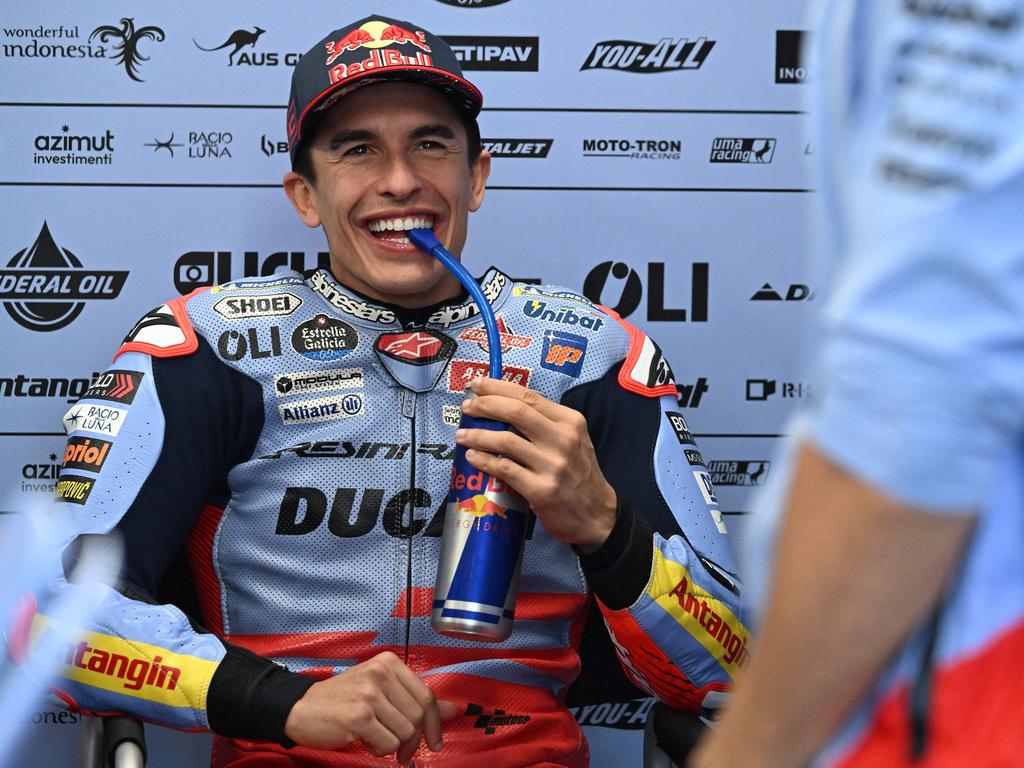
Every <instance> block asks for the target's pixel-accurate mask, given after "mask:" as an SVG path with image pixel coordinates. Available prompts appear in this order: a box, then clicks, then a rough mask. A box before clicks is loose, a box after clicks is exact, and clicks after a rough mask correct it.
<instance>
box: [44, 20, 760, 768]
mask: <svg viewBox="0 0 1024 768" xmlns="http://www.w3.org/2000/svg"><path fill="white" fill-rule="evenodd" d="M480 106H481V97H480V94H479V92H478V91H477V90H476V88H475V87H474V86H472V85H471V84H469V83H468V82H466V81H465V80H464V79H462V77H461V72H460V70H459V68H458V64H457V62H456V60H455V57H454V56H453V55H452V52H451V50H450V49H449V48H448V47H447V45H446V44H445V43H444V42H443V41H441V40H440V39H439V38H437V37H435V36H433V35H432V34H430V33H429V32H426V31H424V30H420V29H418V28H417V27H415V26H414V25H412V24H410V23H407V22H396V21H394V20H391V19H385V18H382V17H376V16H374V17H370V18H367V19H363V20H361V21H359V22H356V23H355V24H352V25H350V26H349V27H347V28H345V29H341V30H337V31H335V32H333V33H331V34H330V35H329V36H328V37H327V38H325V39H324V40H323V41H321V42H320V43H318V44H317V45H316V46H314V47H313V49H312V50H311V51H310V52H309V53H307V54H306V55H305V56H304V57H303V58H302V60H301V61H300V63H299V65H298V67H296V70H295V73H294V77H293V83H292V97H291V101H290V104H289V110H288V127H289V139H290V143H291V146H292V153H293V154H292V159H293V167H295V168H296V169H297V171H293V172H291V173H289V174H287V175H286V177H285V180H284V186H285V190H286V192H287V193H288V196H289V198H290V199H291V201H292V203H293V205H294V207H295V209H296V210H297V212H298V214H299V216H300V218H301V219H302V220H303V222H304V223H306V224H307V225H309V226H311V227H317V226H322V227H323V229H324V231H325V233H326V236H327V241H328V244H329V248H330V253H331V270H330V271H327V270H320V271H317V272H313V273H311V274H309V275H307V276H301V275H298V274H291V275H283V276H282V275H280V274H279V275H276V276H272V277H267V278H259V279H252V280H242V281H237V282H233V283H228V284H226V285H222V286H218V287H215V288H213V289H201V290H199V291H196V292H195V293H193V294H191V295H189V296H186V297H183V298H180V299H176V300H174V301H171V302H169V303H167V304H164V305H163V306H161V307H159V308H157V309H156V310H154V311H153V312H151V313H149V314H148V315H147V316H146V317H144V318H143V319H142V320H140V321H139V323H138V324H137V325H136V326H135V328H134V329H133V330H132V331H131V332H130V333H129V334H128V336H127V338H126V339H125V342H124V344H123V345H122V346H121V348H120V350H119V351H118V353H117V355H116V357H115V359H114V363H113V365H112V367H111V368H110V369H109V370H108V371H107V372H106V373H104V374H103V375H102V376H101V377H100V378H99V379H97V381H96V382H94V383H93V386H92V388H91V389H90V390H89V391H88V392H87V393H86V395H85V396H84V397H83V398H82V400H81V401H79V402H78V403H76V404H75V405H74V406H72V408H71V409H70V410H69V412H68V414H67V416H66V417H65V422H66V427H67V431H68V433H69V441H68V451H67V460H66V462H65V464H64V467H63V470H62V474H61V477H60V480H59V483H58V485H59V489H58V498H59V500H60V501H61V502H62V503H60V504H58V505H57V506H58V508H59V514H61V515H63V516H65V517H66V519H67V520H66V523H67V525H68V527H69V529H70V530H74V531H76V532H77V533H78V534H83V535H104V534H107V533H109V532H111V531H113V530H116V531H118V532H119V533H120V535H121V536H122V537H123V539H124V541H125V545H126V546H125V550H126V566H125V570H124V576H123V580H122V583H121V584H119V589H118V590H117V591H114V590H110V593H109V595H108V597H107V599H106V604H105V608H104V611H103V612H102V614H101V617H100V619H99V620H98V621H97V622H96V624H95V626H93V627H90V631H89V632H88V633H86V634H85V635H83V636H82V638H81V640H80V641H79V642H78V643H77V644H76V645H75V646H74V647H72V648H69V649H68V655H67V659H66V661H67V664H66V667H65V668H64V670H63V673H62V675H63V679H61V680H60V682H59V686H60V689H61V691H62V695H63V696H64V697H65V698H66V699H67V700H68V701H69V702H72V703H73V704H75V705H76V706H78V707H80V708H81V709H83V710H87V711H100V712H104V711H126V712H131V713H133V714H135V715H137V716H139V717H142V718H144V719H146V720H150V721H154V722H158V723H163V724H167V725H171V726H174V727H177V728H184V729H209V730H211V731H213V732H214V733H215V734H217V737H216V738H215V745H214V758H213V761H214V764H215V765H232V766H240V765H257V764H258V765H294V764H302V765H324V766H363V765H383V764H386V763H387V762H389V761H390V762H392V763H393V760H394V759H395V758H389V760H383V759H381V758H382V756H385V755H392V754H396V757H397V760H398V761H399V762H402V763H406V762H408V761H409V760H411V759H413V758H414V757H415V763H416V765H417V766H429V765H437V766H453V767H454V766H475V765H479V764H480V759H481V758H480V754H481V753H482V752H483V751H485V750H486V754H487V758H486V759H487V761H488V762H489V764H491V765H492V766H494V767H495V768H501V767H502V766H521V765H538V766H539V765H546V766H556V765H557V766H585V765H586V764H587V762H588V753H587V747H586V742H585V739H584V737H583V734H582V732H581V730H580V728H579V727H578V726H577V724H576V722H575V720H574V719H573V717H572V715H571V714H570V713H569V712H568V710H567V709H566V706H565V698H564V697H565V692H566V690H567V688H568V686H569V685H570V683H572V682H573V680H574V679H575V678H576V676H577V674H578V673H579V669H580V655H579V648H580V641H581V637H582V636H583V633H584V631H585V624H586V623H587V618H588V616H590V615H591V613H590V610H589V609H590V601H589V598H590V596H591V594H593V595H594V596H595V597H596V600H597V605H598V606H599V609H600V613H601V614H602V616H603V619H604V623H605V624H606V625H607V629H608V631H609V635H610V637H611V639H612V642H613V643H614V647H615V651H616V653H617V655H618V657H619V659H620V661H621V663H622V667H623V669H624V670H625V672H626V674H627V675H628V677H629V679H630V680H632V681H633V682H634V683H635V684H636V685H638V686H639V687H641V688H642V689H644V690H646V691H648V692H649V693H652V694H655V695H657V696H658V697H660V698H662V699H663V700H665V701H666V702H668V703H670V704H671V705H673V706H677V707H681V708H686V709H690V710H700V709H701V708H707V707H710V706H714V705H716V704H717V703H718V701H719V699H720V697H721V692H722V691H724V690H726V689H727V687H728V685H729V682H730V680H731V679H732V677H733V675H734V673H735V672H736V671H737V670H738V669H739V668H741V667H742V666H743V665H744V664H745V663H746V660H747V658H748V657H749V652H748V649H747V644H748V632H747V630H746V628H745V627H744V624H743V616H742V612H741V609H740V600H739V585H738V583H737V580H736V577H735V575H734V573H735V568H734V566H733V562H732V557H731V555H730V552H729V547H728V541H727V538H726V535H725V528H724V526H723V525H722V522H721V516H720V513H719V511H718V508H717V501H716V499H715V497H714V492H713V489H712V487H711V484H710V482H709V477H708V473H707V471H706V469H705V468H704V462H703V459H702V458H701V455H700V453H698V451H697V449H696V446H695V445H693V438H692V436H691V434H690V431H689V428H688V426H687V424H686V421H685V420H684V418H683V416H682V415H681V414H680V413H679V412H677V411H676V410H675V408H676V401H675V394H676V390H675V387H674V384H673V379H672V373H671V370H670V369H669V367H668V364H667V362H666V361H665V360H664V359H663V357H662V355H661V353H660V351H659V349H658V347H657V346H656V345H655V344H654V342H653V341H651V340H650V339H649V338H647V337H646V336H645V335H644V334H643V333H641V332H640V331H638V330H637V329H635V328H633V327H632V326H630V325H629V324H628V323H626V322H624V321H622V320H621V319H620V318H618V316H617V315H615V313H614V312H611V311H609V310H606V309H603V308H600V307H597V306H594V305H593V304H591V303H590V302H589V301H588V300H587V299H586V298H584V297H583V296H581V295H579V294H577V293H574V292H572V291H567V290H563V289H558V288H555V287H547V286H545V287H540V288H535V287H532V286H526V285H522V284H517V283H514V282H513V281H512V280H511V279H510V278H508V277H507V276H505V275H504V274H503V273H501V272H499V271H498V270H496V269H493V268H492V269H491V270H489V271H488V272H487V274H486V275H485V276H484V277H483V278H482V279H481V287H482V289H483V291H484V294H485V295H486V297H487V300H488V301H489V302H490V303H491V305H492V307H493V310H494V312H495V313H496V314H497V315H498V318H499V326H500V328H501V330H502V335H501V343H502V346H503V348H505V352H506V366H505V369H504V375H503V378H504V380H494V379H489V378H482V377H484V376H485V375H486V374H487V363H486V360H487V350H488V346H487V339H486V336H485V335H484V333H483V328H482V325H481V322H480V318H479V308H478V307H477V306H476V305H475V304H474V303H473V302H472V301H471V300H469V299H468V298H467V297H466V295H465V294H464V293H462V292H460V286H459V285H458V284H457V282H456V281H455V279H454V278H453V277H452V276H451V275H450V274H449V273H448V272H447V271H446V270H445V269H444V267H443V266H442V265H440V263H438V262H437V261H435V260H434V259H433V258H432V257H429V256H426V255H424V254H422V253H420V252H419V251H417V249H416V248H415V247H413V246H412V245H411V244H410V243H409V241H408V239H407V238H406V237H405V231H406V230H408V229H411V228H414V227H429V228H431V229H433V231H434V232H435V233H436V234H437V236H438V238H439V239H440V240H441V242H442V243H444V244H445V246H446V247H447V248H448V250H450V251H451V252H452V253H453V254H456V255H458V254H460V253H461V250H462V247H463V244H464V242H465V237H466V224H467V219H468V214H469V212H470V211H475V210H476V209H477V208H478V207H479V205H480V204H481V202H482V199H483V195H484V188H485V182H486V179H487V175H488V171H489V166H490V158H489V156H488V155H487V153H485V152H480V149H479V133H478V131H477V128H476V122H475V116H476V114H477V113H478V112H479V110H480ZM471 382H472V384H473V389H474V391H475V394H476V395H477V397H476V399H474V400H472V401H464V397H465V390H466V386H467V384H469V383H471ZM460 408H461V409H463V410H465V411H466V412H467V413H469V414H471V415H473V416H478V417H491V418H496V419H500V420H504V421H507V422H509V423H511V424H512V425H513V426H514V427H515V432H509V433H506V434H504V435H498V434H494V433H489V432H486V431H483V430H465V431H462V430H460V431H459V432H456V426H457V424H458V420H459V415H460ZM456 442H458V443H461V444H464V445H466V446H468V447H469V448H471V449H472V450H471V451H470V452H469V454H468V460H469V461H470V462H471V463H472V464H473V466H475V467H477V468H479V469H482V470H485V471H487V472H490V473H492V474H493V475H495V476H496V477H498V478H500V479H502V480H505V481H506V482H508V483H509V484H510V485H512V486H513V487H514V488H516V489H517V490H518V491H519V493H520V494H521V495H522V496H523V497H524V498H525V499H526V500H527V501H528V502H529V504H530V506H531V507H532V509H533V511H534V512H535V513H536V524H535V525H534V526H533V528H532V531H531V532H530V534H529V539H528V541H527V543H526V548H525V555H524V560H523V568H522V576H521V579H520V586H519V595H518V601H517V607H516V618H515V627H514V631H513V633H512V635H511V637H510V638H509V639H508V640H507V641H505V642H504V643H500V644H489V643H484V642H472V641H467V640H455V639H451V638H447V637H443V636H441V635H438V634H437V633H435V632H434V631H433V630H432V628H431V626H430V608H431V601H432V586H433V583H434V577H435V572H436V567H437V560H438V554H439V543H440V538H439V537H440V534H441V530H442V525H443V520H444V516H443V513H444V507H445V497H446V495H447V491H448V486H449V482H450V475H451V459H452V456H453V448H454V443H456ZM499 455H500V456H499ZM182 583H191V584H193V585H194V596H195V602H196V603H197V610H196V611H194V612H193V611H189V615H190V616H191V617H192V618H190V617H189V616H186V614H185V613H184V612H183V611H182V610H180V609H179V608H178V607H175V606H173V605H170V604H166V595H167V592H166V591H165V590H166V588H167V585H168V584H177V585H179V586H180V585H181V584H182ZM178 602H179V604H181V605H184V606H186V607H187V605H188V600H187V598H184V599H181V600H179V601H178ZM595 615H596V614H595ZM37 622H39V623H42V624H45V622H46V618H45V617H44V616H41V617H37ZM594 628H595V627H594V625H593V623H592V626H591V627H590V630H591V631H592V630H594ZM598 628H599V626H598ZM442 723H444V725H443V728H442ZM442 731H443V736H442ZM421 741H425V742H426V743H425V744H421Z"/></svg>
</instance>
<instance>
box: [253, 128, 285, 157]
mask: <svg viewBox="0 0 1024 768" xmlns="http://www.w3.org/2000/svg"><path fill="white" fill-rule="evenodd" d="M260 152H262V153H263V154H264V155H266V156H267V157H273V156H274V155H287V154H288V142H287V141H283V140H278V139H268V138H267V134H265V133H264V134H262V135H261V136H260Z"/></svg>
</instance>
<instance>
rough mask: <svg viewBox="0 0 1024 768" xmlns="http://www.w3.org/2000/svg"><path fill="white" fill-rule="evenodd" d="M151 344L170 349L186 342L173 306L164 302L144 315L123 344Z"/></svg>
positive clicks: (129, 332)
mask: <svg viewBox="0 0 1024 768" xmlns="http://www.w3.org/2000/svg"><path fill="white" fill-rule="evenodd" d="M132 342H134V343H136V344H150V345H152V346H154V347H160V348H162V349H168V348H170V347H173V346H175V345H177V344H183V343H185V334H184V333H183V332H182V330H181V326H179V325H178V321H177V319H175V317H174V313H173V312H172V311H171V308H170V307H169V306H167V305H166V304H162V305H160V306H159V307H157V308H156V309H153V310H150V311H149V312H147V313H146V314H145V315H143V316H142V317H141V318H140V319H139V322H137V323H136V324H135V327H134V328H132V329H131V330H130V331H128V335H127V336H125V337H124V340H123V342H122V343H123V344H130V343H132Z"/></svg>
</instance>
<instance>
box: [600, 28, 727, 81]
mask: <svg viewBox="0 0 1024 768" xmlns="http://www.w3.org/2000/svg"><path fill="white" fill-rule="evenodd" d="M714 47H715V41H714V40H708V39H707V38H706V37H700V38H697V39H696V40H689V39H687V38H685V37H681V38H672V37H663V38H661V40H659V41H658V42H656V43H640V42H637V41H635V40H604V41H602V42H600V43H597V44H596V45H595V46H594V48H593V50H592V51H591V52H590V54H589V55H588V56H587V58H586V61H584V62H583V66H582V67H580V71H581V72H582V71H583V70H585V69H617V70H620V71H622V72H636V73H639V74H650V73H653V72H679V71H681V70H684V69H700V68H701V67H702V66H703V65H704V62H705V61H706V60H707V58H708V54H709V53H711V49H712V48H714Z"/></svg>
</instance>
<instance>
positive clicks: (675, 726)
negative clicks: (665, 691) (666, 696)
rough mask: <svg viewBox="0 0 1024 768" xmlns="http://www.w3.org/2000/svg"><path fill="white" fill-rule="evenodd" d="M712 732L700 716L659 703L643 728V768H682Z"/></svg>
mask: <svg viewBox="0 0 1024 768" xmlns="http://www.w3.org/2000/svg"><path fill="white" fill-rule="evenodd" d="M709 730H710V728H709V727H708V725H707V722H706V721H705V720H704V719H702V718H701V717H700V716H698V715H694V714H692V713H690V712H680V711H678V710H675V709H670V708H669V707H667V706H665V705H664V704H663V703H661V702H660V701H659V702H657V703H656V704H655V705H654V706H653V707H651V713H650V715H648V717H647V724H646V725H645V726H644V768H682V766H684V765H685V764H686V759H687V757H689V755H690V752H691V751H693V748H694V747H696V746H697V743H698V742H699V741H700V740H701V739H702V738H704V736H705V735H707V733H708V731H709Z"/></svg>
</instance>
